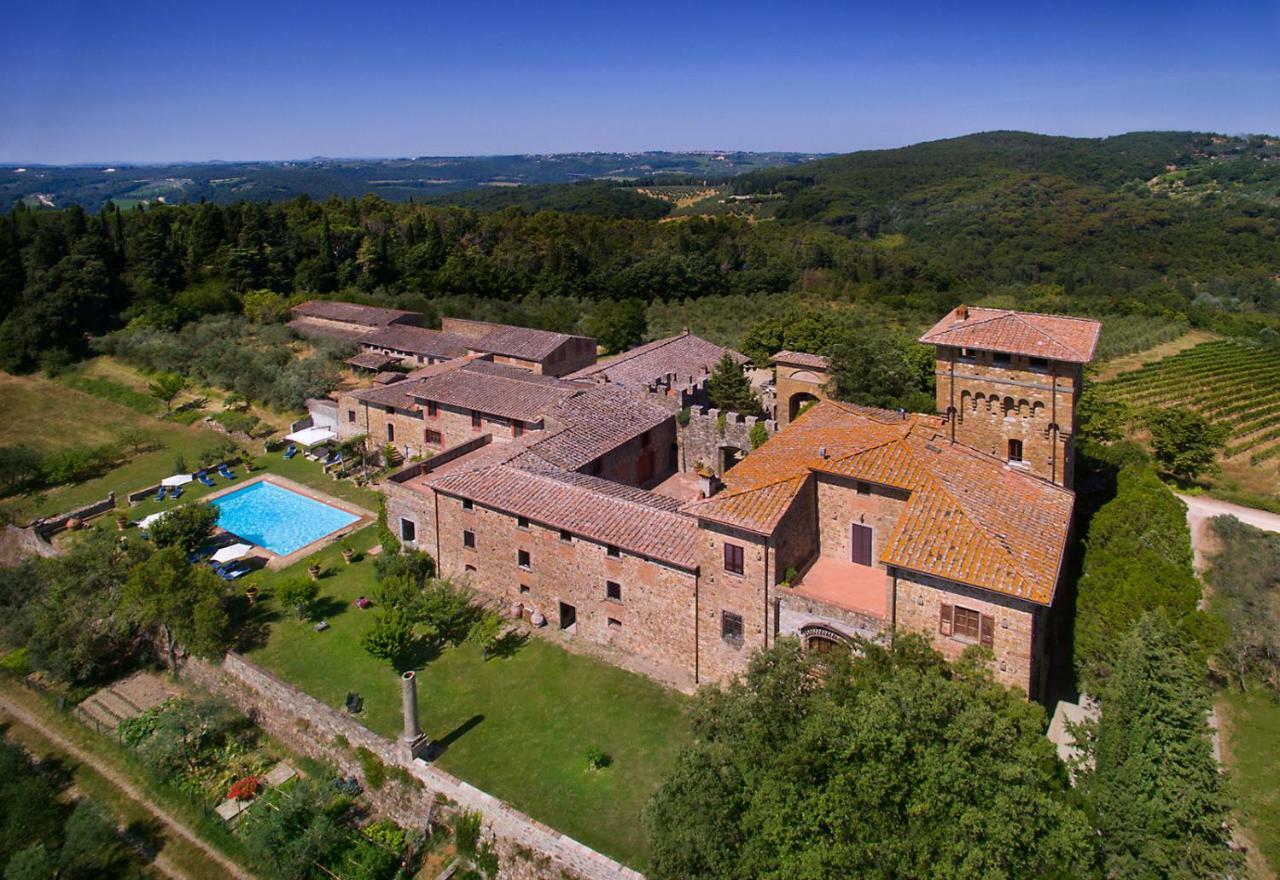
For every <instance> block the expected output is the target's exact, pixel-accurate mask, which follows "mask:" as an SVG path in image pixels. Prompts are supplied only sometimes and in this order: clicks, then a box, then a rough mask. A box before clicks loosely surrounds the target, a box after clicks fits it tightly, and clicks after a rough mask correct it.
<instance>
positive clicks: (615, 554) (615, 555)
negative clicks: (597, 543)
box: [605, 544, 622, 559]
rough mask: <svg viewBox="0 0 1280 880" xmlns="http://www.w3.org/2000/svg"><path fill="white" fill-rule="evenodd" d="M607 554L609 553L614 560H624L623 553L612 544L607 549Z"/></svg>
mask: <svg viewBox="0 0 1280 880" xmlns="http://www.w3.org/2000/svg"><path fill="white" fill-rule="evenodd" d="M605 552H606V553H608V554H609V555H610V556H612V557H613V558H614V559H621V558H622V551H621V550H619V549H618V548H617V547H615V546H613V545H612V544H610V545H608V546H607V547H606V548H605Z"/></svg>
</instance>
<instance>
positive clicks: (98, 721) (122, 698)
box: [75, 672, 176, 733]
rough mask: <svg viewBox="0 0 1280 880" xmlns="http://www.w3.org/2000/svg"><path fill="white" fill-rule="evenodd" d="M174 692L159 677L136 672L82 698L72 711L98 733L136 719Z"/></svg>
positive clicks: (106, 731) (108, 731)
mask: <svg viewBox="0 0 1280 880" xmlns="http://www.w3.org/2000/svg"><path fill="white" fill-rule="evenodd" d="M175 694H176V691H174V690H173V688H171V687H170V686H169V685H168V683H167V682H165V681H164V680H163V679H161V678H160V677H159V676H157V675H154V674H152V673H145V672H140V673H138V674H136V675H132V676H130V677H129V678H126V679H123V680H121V681H118V682H116V683H114V684H112V685H110V686H109V687H105V688H103V689H102V690H100V691H97V692H96V693H94V694H93V695H92V696H90V697H89V698H87V699H85V700H82V701H81V702H80V704H79V705H78V706H76V709H75V714H76V717H77V718H79V719H80V720H81V721H83V722H84V723H85V724H87V725H88V726H89V727H92V728H94V729H95V730H97V731H98V732H99V733H112V732H114V731H115V729H116V728H117V727H119V726H120V722H122V721H124V720H126V719H129V718H136V717H137V716H139V715H141V714H142V713H143V712H145V711H147V710H148V709H150V708H152V707H153V706H157V705H159V704H160V703H163V702H164V701H165V700H167V699H168V698H169V697H171V696H174V695H175Z"/></svg>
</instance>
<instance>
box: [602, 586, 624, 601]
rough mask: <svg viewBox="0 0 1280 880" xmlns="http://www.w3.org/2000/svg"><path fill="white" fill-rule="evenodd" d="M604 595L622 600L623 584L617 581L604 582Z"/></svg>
mask: <svg viewBox="0 0 1280 880" xmlns="http://www.w3.org/2000/svg"><path fill="white" fill-rule="evenodd" d="M604 597H605V598H606V599H612V600H613V601H615V602H621V601H622V584H620V583H618V582H617V581H605V582H604Z"/></svg>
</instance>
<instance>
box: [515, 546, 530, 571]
mask: <svg viewBox="0 0 1280 880" xmlns="http://www.w3.org/2000/svg"><path fill="white" fill-rule="evenodd" d="M516 564H517V565H519V566H520V567H521V568H523V569H526V570H528V569H531V568H533V564H532V562H530V560H529V551H528V550H518V551H516Z"/></svg>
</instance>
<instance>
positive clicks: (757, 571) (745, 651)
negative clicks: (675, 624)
mask: <svg viewBox="0 0 1280 880" xmlns="http://www.w3.org/2000/svg"><path fill="white" fill-rule="evenodd" d="M726 543H732V544H736V545H738V546H740V547H742V548H743V554H742V556H743V573H742V574H741V575H737V574H731V573H729V572H728V571H726V570H725V567H724V545H725V544H726ZM697 551H698V564H699V573H700V577H699V579H698V608H697V613H698V648H699V651H698V654H699V656H698V681H699V683H704V682H712V681H722V680H724V679H726V678H729V677H731V676H733V675H736V674H737V673H739V672H742V671H743V670H744V669H746V666H747V661H748V660H749V659H750V657H751V655H752V654H753V653H754V652H755V651H757V650H759V649H761V648H766V647H768V646H769V645H770V644H772V639H771V635H772V631H773V620H772V617H773V615H772V613H771V609H770V608H769V599H768V597H767V594H766V590H765V584H766V583H768V582H770V578H771V577H772V567H773V566H772V562H773V560H772V553H771V552H769V551H770V548H769V547H768V546H767V545H766V543H765V539H764V537H763V536H761V535H756V534H752V533H751V532H746V531H741V530H738V529H731V528H729V527H727V526H721V525H713V524H710V523H708V524H705V525H704V526H703V527H702V528H700V529H699V530H698V544H697ZM766 557H769V558H768V559H766ZM726 611H728V612H731V613H733V614H737V615H739V616H740V617H741V618H742V630H743V632H742V640H741V641H740V642H735V641H729V640H726V639H725V638H723V636H722V629H721V622H722V614H723V612H726Z"/></svg>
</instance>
